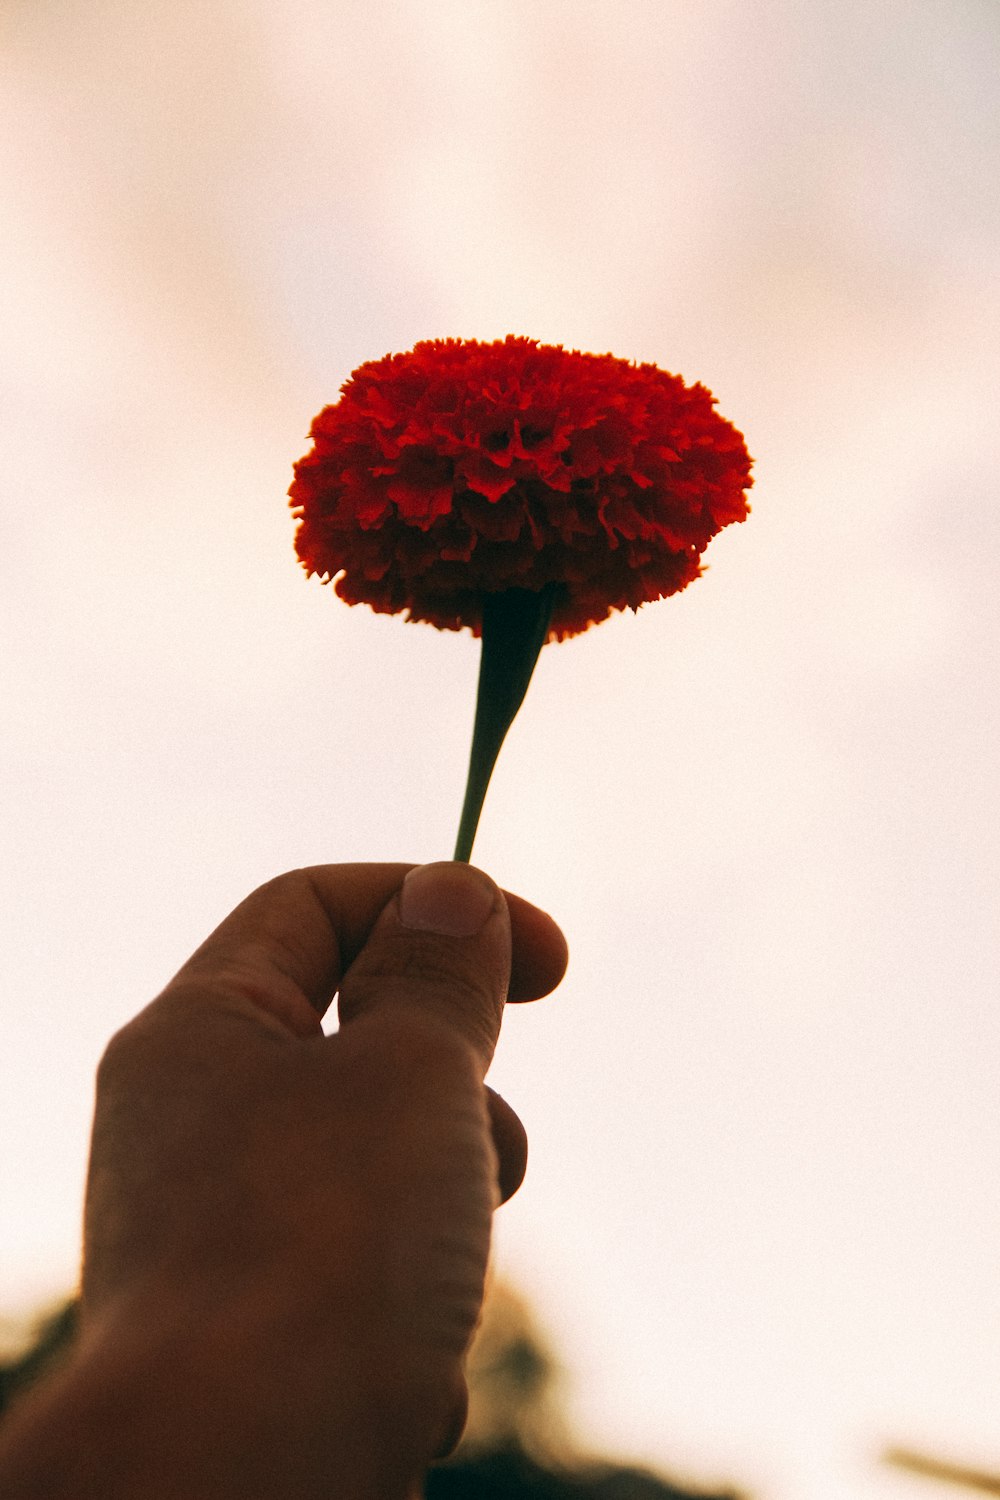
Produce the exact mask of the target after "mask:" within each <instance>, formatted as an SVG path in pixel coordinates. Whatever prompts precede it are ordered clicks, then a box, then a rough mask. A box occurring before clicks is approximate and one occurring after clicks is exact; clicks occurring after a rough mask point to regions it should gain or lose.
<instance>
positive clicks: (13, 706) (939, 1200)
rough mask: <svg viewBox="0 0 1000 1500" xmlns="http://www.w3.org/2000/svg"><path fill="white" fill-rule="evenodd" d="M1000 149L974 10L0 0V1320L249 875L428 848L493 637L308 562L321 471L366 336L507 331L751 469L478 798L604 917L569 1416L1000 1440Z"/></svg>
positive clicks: (527, 1057) (586, 1052) (501, 1230)
mask: <svg viewBox="0 0 1000 1500" xmlns="http://www.w3.org/2000/svg"><path fill="white" fill-rule="evenodd" d="M292 15H294V18H295V19H294V26H292V24H291V23H290V20H289V17H290V16H292ZM998 180H1000V7H998V6H997V5H996V4H995V3H994V0H949V3H948V4H947V5H941V4H937V3H931V0H909V3H903V0H885V3H880V4H879V5H877V6H872V5H871V4H870V3H867V0H864V3H862V0H846V3H845V0H838V3H834V0H698V3H696V4H695V3H690V4H686V5H684V4H679V3H673V0H572V3H571V0H394V3H392V4H388V3H385V4H380V3H377V0H375V3H373V0H355V3H347V0H333V3H325V4H321V3H318V0H317V3H301V4H299V5H298V6H297V7H295V8H294V11H290V10H289V8H288V7H287V6H286V5H281V4H279V3H278V0H242V3H237V0H228V3H226V0H223V3H219V4H216V5H213V6H210V7H207V6H203V5H201V4H199V3H196V0H170V3H167V0H116V3H112V0H60V3H59V4H56V3H54V0H30V3H29V0H5V3H3V4H0V195H2V196H0V219H2V226H3V229H2V234H0V485H2V502H0V630H2V640H0V653H2V654H0V840H2V848H3V860H2V862H0V912H2V923H3V942H2V947H0V953H2V959H0V964H2V980H3V993H4V996H5V1000H4V1005H3V1009H2V1012H0V1056H2V1058H3V1073H4V1088H3V1094H2V1098H0V1140H2V1142H3V1148H2V1160H0V1313H2V1312H7V1313H10V1314H16V1313H19V1312H21V1311H23V1310H24V1309H25V1308H27V1307H30V1306H32V1305H33V1304H35V1303H37V1302H39V1301H41V1300H44V1299H46V1298H52V1297H56V1296H58V1295H60V1294H61V1293H63V1292H64V1291H66V1290H69V1289H71V1287H72V1285H73V1282H74V1278H75V1275H76V1259H77V1254H78V1243H79V1214H80V1202H81V1192H82V1181H83V1171H84V1163H85V1157H86V1143H87V1130H88V1123H89V1114H90V1108H91V1088H92V1077H93V1069H94V1065H95V1063H96V1061H97V1058H98V1057H99V1055H100V1052H101V1050H102V1048H103V1045H104V1043H105V1041H106V1039H107V1037H108V1036H109V1035H110V1033H111V1032H112V1031H113V1030H114V1029H115V1028H116V1027H117V1026H118V1025H120V1024H121V1023H122V1022H123V1021H125V1020H126V1019H127V1018H128V1017H129V1016H130V1015H132V1014H133V1013H134V1012H135V1011H136V1010H137V1009H138V1008H139V1007H140V1006H141V1005H143V1004H144V1003H145V1002H146V1001H147V1000H148V999H149V998H150V997H151V996H152V995H153V994H154V993H155V992H156V991H157V990H158V989H159V988H160V987H161V986H162V984H163V983H164V982H165V980H166V979H167V978H168V977H169V976H170V974H171V973H172V972H173V971H174V969H176V968H177V967H178V966H179V964H180V963H181V962H182V960H183V959H184V958H185V957H186V956H187V954H188V953H189V952H190V951H191V949H192V948H193V947H194V946H195V945H196V944H197V943H198V942H199V941H200V940H201V939H202V938H203V937H204V936H205V934H206V933H207V932H208V930H209V929H210V928H211V927H212V926H213V925H214V924H215V923H216V922H217V921H218V920H219V918H220V917H221V916H222V915H223V914H224V913H225V912H226V911H227V910H229V908H230V907H231V906H233V905H234V904H235V903H236V902H237V901H238V900H239V899H240V898H241V897H242V896H243V895H245V894H246V893H247V892H248V891H249V890H250V889H251V888H253V887H254V886H255V885H257V884H259V883H260V882H261V881H263V880H265V879H267V878H269V877H270V876H271V875H273V874H276V873H277V872H278V871H280V870H282V869H286V868H290V867H293V866H296V865H300V864H303V863H313V862H320V861H339V860H355V859H372V860H382V859H412V860H425V859H436V858H442V857H447V856H448V854H449V853H450V850H451V846H452V841H453V837H454V831H455V825H456V822H457V816H458V811H459V807H460V803H461V794H462V787H463V781H464V773H465V762H466V756H467V751H468V740H469V733H470V729H471V718H472V708H473V697H474V690H475V677H476V669H477V657H476V649H477V648H476V647H475V645H474V644H473V642H472V641H471V640H470V639H469V638H468V637H467V636H453V635H445V634H440V633H438V632H436V631H434V630H433V629H430V628H428V627H420V626H405V625H404V624H403V623H402V622H401V621H399V620H392V619H388V618H385V617H375V616H374V615H372V614H371V613H370V612H369V611H367V610H364V609H361V608H358V609H353V610H352V609H348V608H347V607H346V606H344V605H342V604H340V603H339V601H337V600H336V599H335V598H334V596H333V594H332V591H331V590H329V589H323V588H322V587H321V586H320V585H319V584H318V583H317V582H316V581H315V580H313V581H307V580H306V578H305V576H304V574H302V572H301V570H300V569H299V568H298V566H297V564H296V562H295V559H294V555H293V550H292V535H293V523H292V521H291V518H290V515H289V512H288V510H287V504H286V499H285V491H286V489H287V486H288V483H289V480H290V477H291V465H292V462H293V461H294V459H295V458H297V457H298V456H300V454H301V453H302V452H303V451H304V450H305V448H306V446H307V439H306V434H307V431H308V427H309V422H310V419H311V418H312V416H313V414H314V413H315V411H316V410H318V409H319V407H321V406H322V405H323V404H325V403H326V402H328V401H330V400H332V399H334V397H335V395H336V392H337V389H338V387H339V386H340V384H341V383H342V382H343V380H344V379H346V377H347V376H348V374H349V373H350V371H351V370H352V369H353V368H354V367H355V366H356V365H357V364H359V363H361V362H362V361H363V360H366V359H370V358H377V357H379V356H381V355H383V354H385V353H387V352H390V351H394V350H400V349H405V348H408V347H410V346H411V345H412V344H413V343H414V342H415V341H416V340H417V339H420V338H428V337H441V336H445V335H459V336H463V337H477V338H492V337H497V336H500V335H502V334H505V333H507V332H514V333H520V334H527V335H530V336H532V337H536V338H539V339H542V340H545V341H547V342H554V343H563V344H565V345H567V346H569V347H577V348H584V349H592V350H595V351H599V352H603V351H605V350H609V351H611V352H613V353H615V354H617V355H619V356H622V357H625V358H634V359H639V360H652V361H654V362H656V363H658V364H660V365H661V366H663V367H664V368H666V369H669V370H673V371H676V372H678V373H680V374H682V375H684V376H685V377H686V378H688V379H690V380H702V381H704V382H705V383H706V384H708V385H709V386H710V387H711V388H712V389H713V390H714V391H715V393H716V395H717V396H718V398H719V405H720V410H721V411H722V412H723V414H724V415H725V416H726V417H728V418H729V419H730V420H732V421H733V422H735V423H736V425H737V426H739V427H740V428H741V429H742V430H743V431H744V432H745V434H746V436H747V441H748V445H749V447H750V450H751V452H752V453H753V454H754V456H755V458H756V461H757V462H756V485H755V489H754V492H753V496H752V499H753V505H754V510H753V515H752V516H751V518H750V520H749V521H748V522H747V523H746V525H744V526H742V527H732V528H730V529H729V530H728V531H727V532H726V533H724V534H723V535H722V536H721V537H720V538H718V539H717V541H716V542H715V543H713V545H712V547H711V549H710V552H709V556H708V561H709V562H710V565H711V566H710V569H709V571H708V572H707V574H706V576H705V577H704V578H703V579H702V580H700V581H699V582H698V583H696V584H695V585H693V586H692V587H691V588H690V589H689V590H688V591H687V592H686V593H685V594H684V595H682V596H679V597H677V598H675V599H672V600H668V601H665V602H663V603H661V604H658V605H653V606H649V607H648V608H646V609H644V610H643V611H641V612H640V613H639V614H638V615H637V616H631V615H629V616H625V617H620V618H618V619H616V620H614V621H612V622H609V623H608V624H606V625H602V626H601V627H599V628H598V629H596V630H593V631H591V632H588V633H587V634H586V635H584V636H582V637H579V638H577V639H575V640H573V641H570V642H567V643H564V644H562V645H558V646H551V647H547V648H546V650H545V651H544V652H543V656H542V659H541V662H540V664H539V668H538V671H537V673H536V677H535V680H534V682H533V684H532V688H531V691H530V693H529V696H528V699H527V702H526V704H525V707H524V709H523V711H522V714H521V716H520V717H519V719H518V721H517V723H516V725H515V727H514V729H513V731H512V734H511V737H510V739H509V741H508V744H507V746H506V747H505V750H504V752H503V756H502V759H501V764H500V768H499V770H498V772H497V775H496V777H495V780H494V784H493V787H492V788H491V791H490V796H489V799H488V802H487V807H486V812H485V815H484V820H483V823H482V826H481V832H480V836H479V840H478V843H477V846H476V854H475V857H476V862H477V863H479V864H481V865H482V866H483V867H484V868H486V869H488V870H489V871H490V872H491V874H493V875H494V876H495V877H496V878H497V879H498V880H500V881H501V882H502V883H504V884H505V885H507V886H509V887H510V888H512V889H514V890H517V891H519V892H520V893H522V894H523V895H525V896H527V897H529V898H530V899H532V900H534V901H536V902H538V903H539V904H540V905H543V906H546V907H547V908H548V909H549V910H551V911H552V913H553V914H554V915H555V916H556V917H557V919H558V920H559V921H560V922H561V923H562V925H563V927H564V929H565V931H566V933H567V936H568V938H569V941H570V946H571V952H572V959H571V967H570V972H569V975H568V977H567V979H566V981H565V983H564V985H563V986H562V988H561V989H560V991H559V992H558V993H557V994H556V996H554V997H553V998H552V999H550V1000H548V1001H544V1002H542V1003H541V1004H539V1005H538V1006H535V1007H532V1008H522V1009H521V1010H520V1011H518V1012H515V1013H512V1014H511V1015H510V1016H509V1017H508V1022H507V1025H506V1028H505V1034H504V1037H503V1039H502V1042H501V1047H500V1051H499V1054H498V1058H497V1062H496V1065H495V1069H494V1073H493V1075H492V1079H491V1081H492V1082H493V1083H494V1084H495V1086H496V1087H498V1088H499V1089H500V1090H501V1091H502V1092H503V1093H505V1094H506V1095H507V1096H508V1097H509V1098H510V1100H511V1102H512V1103H513V1104H514V1106H515V1107H516V1108H517V1109H518V1111H519V1112H520V1113H521V1114H522V1116H523V1118H524V1119H525V1122H526V1124H527V1126H528V1129H529V1134H530V1137H531V1143H532V1157H531V1165H530V1168H529V1174H528V1178H527V1180H526V1183H525V1186H524V1187H523V1189H522V1191H521V1193H520V1194H519V1195H518V1197H517V1198H516V1199H515V1200H514V1201H513V1202H512V1203H511V1204H510V1205H509V1206H508V1207H506V1208H505V1209H504V1210H503V1211H502V1213H501V1215H500V1217H499V1221H498V1234H497V1246H498V1248H497V1264H498V1266H499V1268H500V1269H502V1270H503V1271H504V1272H505V1273H506V1274H508V1275H509V1276H511V1277H512V1278H514V1279H515V1280H516V1281H518V1282H519V1284H520V1285H521V1286H523V1288H524V1289H525V1290H526V1291H527V1292H528V1293H529V1294H530V1295H532V1296H533V1297H534V1298H535V1299H536V1302H537V1305H538V1307H539V1311H540V1315H541V1319H542V1322H543V1324H544V1325H545V1326H546V1327H547V1329H548V1330H549V1332H550V1333H551V1335H552V1337H553V1340H554V1341H555V1343H556V1344H557V1347H559V1348H561V1350H562V1352H563V1355H564V1358H565V1361H566V1364H567V1366H568V1369H569V1374H570V1391H571V1400H572V1411H573V1414H574V1416H575V1418H576V1420H577V1423H578V1425H579V1428H580V1431H581V1434H582V1435H583V1438H584V1440H585V1441H586V1443H587V1445H588V1446H589V1447H591V1448H592V1449H594V1450H599V1451H604V1452H609V1453H611V1454H618V1455H621V1456H623V1457H626V1458H628V1459H631V1460H640V1461H645V1462H647V1463H650V1464H653V1465H658V1466H662V1467H665V1468H667V1469H669V1470H672V1471H679V1472H681V1473H682V1474H686V1475H688V1476H689V1477H691V1478H694V1479H697V1480H701V1481H702V1482H704V1483H706V1484H707V1483H711V1482H714V1481H720V1480H721V1481H728V1482H731V1483H736V1484H740V1485H742V1486H744V1487H746V1488H748V1489H750V1490H752V1491H753V1492H754V1493H755V1494H756V1495H758V1496H760V1497H761V1500H804V1497H808V1500H894V1497H898V1500H910V1497H912V1500H919V1496H920V1495H927V1494H929V1493H932V1491H931V1490H930V1489H929V1488H928V1486H927V1484H926V1482H923V1481H920V1480H917V1479H914V1478H909V1477H906V1476H903V1475H897V1474H893V1473H891V1472H889V1471H887V1470H886V1469H885V1468H884V1467H880V1465H879V1463H878V1454H879V1451H880V1449H881V1448H882V1447H883V1445H885V1444H887V1443H890V1442H906V1443H911V1444H914V1445H917V1446H922V1447H926V1448H928V1449H931V1450H932V1451H935V1452H938V1453H942V1454H945V1455H948V1456H951V1457H954V1458H956V1459H959V1460H965V1461H967V1462H969V1463H978V1464H981V1465H984V1466H992V1467H993V1468H994V1469H997V1470H1000V1435H998V1434H1000V1278H998V1261H1000V1188H998V1186H997V1184H998V1181H1000V1110H998V1094H1000V1007H998V997H1000V985H998V977H997V976H998V961H1000V902H998V896H997V892H998V889H1000V834H998V811H1000V808H998V800H1000V799H998V794H997V790H996V786H997V774H996V748H995V747H996V741H997V736H998V730H1000V713H998V705H1000V689H998V684H1000V672H998V670H997V668H998V645H1000V610H998V607H997V593H996V582H995V579H996V569H997V562H998V552H1000V521H998V516H1000V507H998V488H1000V430H998V422H997V391H998V390H1000V194H998V193H997V191H996V183H997V181H998Z"/></svg>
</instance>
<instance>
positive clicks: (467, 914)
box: [399, 861, 497, 937]
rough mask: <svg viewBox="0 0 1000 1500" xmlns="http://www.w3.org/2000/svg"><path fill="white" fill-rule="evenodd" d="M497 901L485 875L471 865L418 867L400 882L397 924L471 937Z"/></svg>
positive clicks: (450, 935)
mask: <svg viewBox="0 0 1000 1500" xmlns="http://www.w3.org/2000/svg"><path fill="white" fill-rule="evenodd" d="M496 900H497V888H496V886H495V885H494V884H493V882H492V880H490V878H489V876H488V875H484V874H483V873H482V871H481V870H476V869H473V868H472V866H471V865H464V864H457V863H452V862H451V861H441V862H440V863H439V864H433V865H419V866H418V867H417V869H415V870H411V871H410V873H409V875H407V877H406V879H405V880H404V881H403V889H402V890H401V891H400V894H399V920H400V921H401V922H402V924H403V926H404V927H414V928H418V929H420V930H421V931H423V932H440V933H443V934H444V935H445V936H446V937H471V936H472V934H473V933H474V932H478V931H479V929H480V928H481V927H483V926H484V925H485V923H486V920H487V918H488V917H489V916H490V914H491V912H492V911H493V909H494V907H495V906H496Z"/></svg>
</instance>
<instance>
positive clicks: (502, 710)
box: [454, 584, 555, 863]
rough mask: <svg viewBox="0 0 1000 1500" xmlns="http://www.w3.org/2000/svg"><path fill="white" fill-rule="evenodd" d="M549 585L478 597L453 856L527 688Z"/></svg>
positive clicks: (459, 853)
mask: <svg viewBox="0 0 1000 1500" xmlns="http://www.w3.org/2000/svg"><path fill="white" fill-rule="evenodd" d="M554 598H555V585H554V584H548V585H547V586H546V587H545V588H544V589H541V590H540V591H534V590H531V589H506V590H505V591H504V592H503V593H500V594H486V595H485V596H484V598H483V649H482V656H481V657H480V661H479V689H478V692H477V694H476V720H475V727H474V728H473V731H472V753H471V755H470V756H469V777H468V781H467V782H466V786H465V802H464V803H463V806H462V817H461V821H460V822H459V825H458V839H457V841H456V844H455V854H454V858H455V859H458V860H463V861H464V862H466V863H468V861H469V859H471V857H472V845H473V842H474V840H475V837H476V829H477V828H478V826H479V815H480V813H481V812H482V810H483V802H484V801H485V799H486V789H487V787H488V786H489V784H490V777H491V776H492V775H493V767H494V766H495V765H496V763H497V756H498V755H499V754H500V747H501V745H502V744H503V742H504V739H505V737H506V734H507V731H508V729H509V728H510V726H511V724H512V723H513V722H514V717H515V715H516V713H517V711H518V709H519V708H520V707H521V704H522V703H523V701H524V695H525V693H526V692H527V691H528V683H529V682H530V681H531V674H532V672H533V671H534V670H535V663H536V661H537V660H538V656H539V652H540V651H541V649H542V646H543V645H544V644H545V638H546V636H547V635H548V633H549V622H550V621H551V619H552V605H553V602H554Z"/></svg>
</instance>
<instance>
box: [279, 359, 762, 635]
mask: <svg viewBox="0 0 1000 1500" xmlns="http://www.w3.org/2000/svg"><path fill="white" fill-rule="evenodd" d="M311 436H312V439H313V444H314V446H313V448H312V449H311V451H310V452H309V453H308V454H307V455H306V456H305V458H303V459H301V460H300V461H299V463H297V464H296V465H295V480H294V483H293V484H292V487H291V489H290V491H289V494H290V495H291V498H292V505H293V511H294V514H295V515H296V516H297V517H298V518H299V520H300V525H299V529H298V533H297V535H296V550H297V552H298V555H299V557H300V558H301V560H302V562H303V563H304V565H305V567H306V570H307V571H308V572H309V573H317V574H319V575H321V576H322V577H324V578H336V583H335V588H336V591H337V593H338V594H339V595H340V597H341V598H342V599H345V600H347V602H348V603H349V604H359V603H365V604H370V605H371V606H372V608H373V609H376V610H379V611H382V612H388V613H393V614H396V613H400V612H405V613H406V614H407V616H408V618H409V619H411V620H429V621H430V622H431V623H432V624H434V625H438V626H440V627H442V628H443V629H446V630H457V629H460V628H461V627H462V626H469V627H470V628H471V629H472V631H473V633H474V634H476V635H478V634H479V633H480V630H481V627H482V609H483V596H484V595H486V594H496V593H501V592H504V591H505V590H509V589H527V590H541V589H543V588H545V587H546V585H549V584H554V585H555V596H554V604H553V612H552V620H551V626H550V637H554V638H556V639H562V638H563V637H564V636H571V635H576V634H578V633H579V632H580V631H582V630H586V628H587V627H588V625H593V624H595V623H597V622H598V621H600V620H604V619H606V618H607V616H608V615H609V614H611V613H612V611H614V610H620V609H625V608H626V607H628V608H631V609H636V608H637V607H638V606H639V605H640V604H644V603H646V602H647V601H649V600H652V599H662V598H664V597H666V596H667V595H668V594H674V593H676V592H677V591H678V590H679V589H682V588H684V587H685V586H686V585H687V584H688V583H690V582H691V580H692V579H694V578H697V577H698V575H699V573H700V572H701V555H702V553H703V552H704V550H705V548H706V547H707V545H708V543H709V541H710V540H711V538H712V537H713V536H714V535H715V533H716V532H717V531H719V530H721V528H722V527H723V526H728V525H729V524H730V522H733V521H742V520H744V519H745V517H746V515H747V511H748V506H747V503H746V494H745V492H746V490H747V489H749V487H750V485H751V484H752V482H753V481H752V479H751V477H750V466H751V460H750V457H749V455H748V453H747V450H746V445H745V443H744V441H743V437H742V434H741V433H739V432H738V431H737V430H736V428H735V427H733V426H732V425H731V424H730V423H729V422H727V421H726V420H725V419H724V418H723V417H720V416H719V415H718V413H717V412H716V410H715V401H714V398H713V396H712V395H711V392H709V391H708V390H706V389H705V387H704V386H701V385H693V386H687V385H685V384H684V382H683V380H681V378H680V377H679V376H677V375H668V374H666V373H665V372H664V371H662V370H659V369H657V367H656V366H655V365H634V364H630V363H629V362H628V361H627V360H624V359H616V358H614V357H613V356H612V355H610V354H578V353H569V352H568V351H566V350H565V349H562V348H560V347H553V346H551V345H545V344H537V343H536V342H535V341H534V340H532V339H526V338H514V337H509V338H507V339H505V340H498V341H497V342H495V343H492V344H483V343H479V342H477V341H475V340H469V341H462V340H457V339H445V340H435V341H428V342H425V343H420V344H417V345H416V347H415V348H414V349H412V350H411V351H410V352H409V353H407V354H396V355H390V356H387V357H386V358H385V359H381V360H376V361H373V362H371V363H369V364H365V365H362V366H361V367H360V369H358V370H355V372H354V374H353V375H352V376H351V378H350V379H349V380H348V381H347V383H346V384H345V385H344V386H343V388H342V391H341V396H340V400H339V401H338V402H336V403H335V404H334V405H333V406H327V407H325V408H324V410H323V411H321V412H320V414H319V416H318V417H317V418H316V420H315V421H314V422H313V425H312V432H311Z"/></svg>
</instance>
